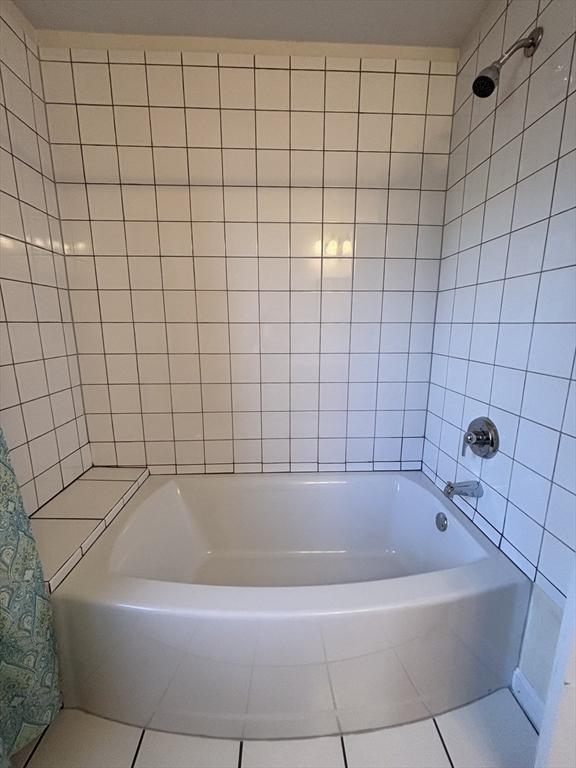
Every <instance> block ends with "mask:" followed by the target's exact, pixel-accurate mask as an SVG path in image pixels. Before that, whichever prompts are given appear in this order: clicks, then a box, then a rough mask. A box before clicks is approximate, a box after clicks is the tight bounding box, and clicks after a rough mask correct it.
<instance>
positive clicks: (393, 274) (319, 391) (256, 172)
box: [42, 49, 455, 472]
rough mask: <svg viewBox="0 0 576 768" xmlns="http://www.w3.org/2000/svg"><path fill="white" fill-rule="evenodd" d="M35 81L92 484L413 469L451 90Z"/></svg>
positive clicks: (145, 57) (52, 69)
mask: <svg viewBox="0 0 576 768" xmlns="http://www.w3.org/2000/svg"><path fill="white" fill-rule="evenodd" d="M42 58H43V63H42V73H43V80H44V88H45V95H46V102H47V112H48V125H49V132H50V141H51V144H52V152H53V158H54V168H55V178H56V182H57V193H58V201H59V206H60V215H61V219H62V229H63V236H64V248H65V252H66V263H67V272H68V281H69V286H70V293H71V303H72V312H73V317H74V324H75V330H76V339H77V344H78V351H79V360H80V371H81V378H82V388H83V393H84V401H85V406H86V413H87V421H88V432H89V436H90V444H91V448H92V453H93V458H94V462H95V463H96V464H112V465H115V464H148V465H149V466H151V468H152V471H160V472H173V471H179V472H203V471H262V470H264V471H275V470H282V471H284V470H290V469H292V470H299V469H305V470H316V469H319V468H320V469H321V468H330V469H340V468H342V469H344V468H348V469H373V468H374V469H388V468H390V469H393V468H399V467H403V468H410V469H411V468H420V466H421V459H422V449H423V437H424V426H425V415H426V403H427V397H428V381H429V373H430V360H431V346H432V334H433V323H434V314H435V307H436V290H437V279H438V265H439V257H440V247H441V236H442V221H443V211H444V200H445V184H446V174H447V161H448V150H449V136H450V127H451V114H452V105H453V93H454V85H455V66H454V65H452V64H446V63H442V62H429V61H385V60H379V59H365V60H362V61H360V60H359V59H344V58H341V59H338V58H334V59H330V58H329V59H324V58H320V57H318V58H315V57H310V58H308V57H297V56H296V57H288V56H258V55H257V56H252V55H237V54H220V55H217V54H199V53H196V54H193V53H182V54H181V53H173V52H167V53H159V52H146V53H144V52H138V51H130V52H122V51H118V50H110V51H103V50H92V51H89V50H72V51H70V50H62V49H58V50H57V49H45V50H43V51H42Z"/></svg>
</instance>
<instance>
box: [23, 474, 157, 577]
mask: <svg viewBox="0 0 576 768" xmlns="http://www.w3.org/2000/svg"><path fill="white" fill-rule="evenodd" d="M149 474H150V473H149V471H148V469H146V468H145V467H92V469H89V470H88V471H87V472H85V473H84V474H83V475H82V476H81V477H79V478H78V479H77V480H75V481H74V482H73V483H72V484H71V485H69V486H68V487H67V488H65V489H64V490H63V491H62V492H61V493H59V494H58V495H57V496H55V497H54V498H53V499H51V500H50V501H49V502H48V503H47V504H45V505H44V506H43V507H41V508H40V509H39V510H38V511H37V512H35V513H34V514H33V515H32V517H31V520H30V522H31V525H32V532H33V534H34V537H35V539H36V544H37V546H38V552H39V554H40V560H41V561H42V566H43V568H44V578H45V580H46V584H47V586H48V589H49V591H50V592H54V590H55V589H56V588H57V587H58V585H59V584H60V583H61V582H62V580H63V579H64V578H66V576H67V575H68V574H69V573H70V571H71V570H72V569H73V568H74V566H75V565H77V564H78V563H79V562H80V560H81V559H82V558H83V557H84V555H85V554H86V552H88V550H89V549H90V547H91V546H92V544H94V542H95V541H96V540H97V539H98V537H99V536H101V535H102V533H103V532H104V531H105V530H106V528H107V526H109V525H110V523H111V522H112V521H113V520H114V518H115V517H116V516H117V514H118V513H119V512H120V510H121V509H122V507H124V506H125V504H126V503H127V502H128V500H129V499H130V498H131V497H132V496H133V495H134V494H135V493H136V491H137V490H138V488H140V486H141V485H142V483H143V482H144V481H145V480H146V478H147V477H148V475H149Z"/></svg>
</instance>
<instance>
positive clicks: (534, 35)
mask: <svg viewBox="0 0 576 768" xmlns="http://www.w3.org/2000/svg"><path fill="white" fill-rule="evenodd" d="M543 32H544V30H543V28H542V27H536V29H533V30H532V32H531V33H530V34H529V35H528V37H522V38H520V40H516V42H515V43H513V44H512V45H511V46H510V48H508V49H507V50H505V51H504V53H503V54H502V56H500V58H499V59H496V61H495V62H494V66H495V67H498V68H500V67H501V66H502V65H503V64H505V63H506V62H507V61H508V59H509V58H510V57H511V56H512V55H513V54H515V53H516V51H519V50H520V49H521V48H524V56H528V57H530V56H533V55H534V51H535V50H536V48H538V45H539V44H540V40H541V39H542V33H543Z"/></svg>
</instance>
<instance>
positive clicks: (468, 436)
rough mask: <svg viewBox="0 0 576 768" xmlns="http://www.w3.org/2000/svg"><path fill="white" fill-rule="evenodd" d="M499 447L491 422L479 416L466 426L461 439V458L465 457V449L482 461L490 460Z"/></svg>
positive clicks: (496, 432) (498, 439) (496, 431)
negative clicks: (468, 449)
mask: <svg viewBox="0 0 576 768" xmlns="http://www.w3.org/2000/svg"><path fill="white" fill-rule="evenodd" d="M499 445H500V438H499V436H498V430H497V429H496V425H495V424H494V422H493V421H491V420H490V419H489V418H488V417H487V416H480V417H479V418H477V419H474V420H473V421H471V422H470V424H469V425H468V429H467V430H466V432H465V433H464V437H463V439H462V456H465V455H466V448H467V447H468V446H470V450H471V451H472V453H474V454H475V455H476V456H480V458H482V459H491V458H492V457H493V456H494V455H495V454H496V453H497V452H498V447H499Z"/></svg>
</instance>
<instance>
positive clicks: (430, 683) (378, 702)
mask: <svg viewBox="0 0 576 768" xmlns="http://www.w3.org/2000/svg"><path fill="white" fill-rule="evenodd" d="M438 512H444V513H445V514H446V515H447V517H448V521H449V524H448V529H447V530H446V531H445V532H441V531H440V530H438V528H437V527H436V524H435V517H436V514H437V513H438ZM529 591H530V583H529V581H528V580H527V579H526V578H525V577H524V576H523V574H521V573H520V571H518V570H517V569H516V568H515V566H514V565H513V564H512V563H511V562H510V561H509V560H508V559H507V558H505V557H504V556H503V555H502V554H501V553H500V552H499V551H498V550H497V549H496V548H495V547H494V546H493V545H492V544H491V543H490V542H489V541H488V540H487V539H486V538H484V536H483V535H482V534H481V533H480V532H479V531H478V530H477V529H476V528H475V527H474V526H473V525H472V524H471V523H470V522H469V521H468V520H467V519H466V518H465V516H464V515H462V513H461V512H460V511H459V510H458V509H457V508H456V506H455V505H453V504H452V503H451V502H449V501H447V500H446V499H445V498H444V497H443V496H442V494H440V493H439V492H438V490H437V489H436V488H435V487H434V486H433V485H432V484H431V483H430V482H429V481H428V480H427V478H425V477H424V476H423V475H421V474H420V473H418V472H410V473H392V472H390V473H388V472H385V473H369V474H368V473H359V474H351V473H346V474H332V473H330V474H314V475H310V474H305V475H296V474H293V475H257V476H255V475H240V476H231V475H227V476H226V475H224V476H222V475H220V476H214V475H212V476H188V477H179V478H177V479H174V478H168V477H154V478H150V479H149V480H147V481H146V483H145V484H144V486H143V487H142V488H141V489H140V491H139V492H138V493H137V494H136V495H135V496H134V498H133V499H132V500H131V502H130V503H129V504H128V505H127V507H126V508H125V509H124V510H123V511H122V512H121V514H120V515H119V516H118V518H117V519H116V520H115V521H114V523H113V524H112V526H111V527H110V528H109V529H108V531H106V533H105V534H104V535H103V536H102V537H101V539H100V540H99V541H98V542H97V543H96V544H95V545H94V547H93V548H92V549H91V550H90V552H89V553H88V554H87V556H86V557H85V558H84V559H83V560H82V561H81V563H80V564H79V565H78V566H77V567H76V569H75V570H74V571H73V572H72V574H71V575H70V576H69V577H68V578H67V579H66V580H65V581H64V582H63V584H62V585H61V586H60V588H59V589H58V590H57V591H56V593H55V594H54V606H55V610H56V619H57V629H58V637H59V644H60V651H61V657H62V670H63V685H64V698H65V704H66V706H69V707H79V708H81V709H84V710H87V711H89V712H93V713H95V714H98V715H102V716H104V717H108V718H112V719H117V720H120V721H123V722H127V723H132V724H134V725H139V726H148V727H150V728H156V729H159V730H167V731H174V732H182V733H190V734H199V735H209V736H220V737H231V738H281V737H299V736H300V737H303V736H313V735H322V734H332V733H342V732H349V731H356V730H362V729H369V728H377V727H383V726H388V725H396V724H400V723H405V722H409V721H412V720H418V719H420V718H424V717H428V716H429V715H430V714H437V713H440V712H443V711H446V710H448V709H452V708H453V707H458V706H460V705H462V704H466V703H468V702H470V701H472V700H474V699H476V698H478V697H480V696H484V695H485V694H488V693H490V692H491V691H493V690H495V689H497V688H500V687H502V686H507V685H509V684H510V681H511V677H512V672H513V670H514V667H515V666H516V663H517V660H518V653H519V648H520V642H521V637H522V631H523V627H524V619H525V614H526V607H527V601H528V597H529Z"/></svg>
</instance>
